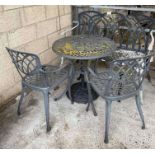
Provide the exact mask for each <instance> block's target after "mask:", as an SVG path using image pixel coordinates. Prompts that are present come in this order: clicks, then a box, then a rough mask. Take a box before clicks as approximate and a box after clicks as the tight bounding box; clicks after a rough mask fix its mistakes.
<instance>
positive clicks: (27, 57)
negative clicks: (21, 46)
mask: <svg viewBox="0 0 155 155" xmlns="http://www.w3.org/2000/svg"><path fill="white" fill-rule="evenodd" d="M6 49H7V51H8V53H9V55H10V56H11V59H12V62H13V63H14V64H15V67H16V69H17V71H18V72H19V74H20V76H21V77H22V78H24V77H25V76H26V75H31V74H33V73H34V72H38V71H39V69H40V67H41V63H40V59H39V57H38V56H37V55H35V54H32V53H25V52H20V51H16V50H13V49H10V48H7V47H6Z"/></svg>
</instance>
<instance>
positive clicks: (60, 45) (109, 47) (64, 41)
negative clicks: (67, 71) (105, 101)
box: [52, 35, 116, 115]
mask: <svg viewBox="0 0 155 155" xmlns="http://www.w3.org/2000/svg"><path fill="white" fill-rule="evenodd" d="M52 48H53V51H54V52H55V53H56V54H58V55H59V56H61V57H64V58H67V59H70V60H72V61H74V62H77V61H78V62H80V64H79V65H80V80H81V81H80V82H77V83H74V84H73V85H72V86H71V96H72V99H71V100H73V102H74V101H75V102H77V103H88V102H89V101H90V99H89V95H88V94H89V91H92V92H91V93H92V97H93V98H92V100H95V99H96V98H97V97H98V95H97V94H96V92H95V91H94V90H93V89H92V88H90V85H89V79H88V64H89V61H91V60H95V59H100V58H104V57H107V56H110V55H111V53H112V52H114V51H115V50H116V45H115V43H114V42H113V41H112V40H110V39H108V38H104V37H100V36H94V35H75V36H69V37H65V38H61V39H59V40H57V41H55V42H54V44H53V46H52ZM74 68H75V67H74ZM67 96H68V95H67ZM92 107H93V105H92ZM94 115H95V113H94Z"/></svg>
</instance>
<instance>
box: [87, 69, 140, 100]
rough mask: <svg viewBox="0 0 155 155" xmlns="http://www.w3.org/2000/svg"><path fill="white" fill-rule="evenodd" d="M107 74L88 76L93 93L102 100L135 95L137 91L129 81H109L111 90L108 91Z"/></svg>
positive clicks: (131, 81) (106, 72)
mask: <svg viewBox="0 0 155 155" xmlns="http://www.w3.org/2000/svg"><path fill="white" fill-rule="evenodd" d="M109 75H110V74H109V72H108V71H105V72H103V73H98V74H97V77H96V76H92V75H91V76H90V77H89V78H90V83H91V84H92V86H93V88H94V89H95V91H96V92H97V93H98V94H99V95H100V96H102V97H103V98H115V97H116V98H121V97H125V96H128V95H130V94H135V92H136V91H137V89H136V85H135V84H134V82H133V79H132V76H131V77H130V78H131V80H129V79H125V78H123V76H122V78H121V79H118V78H116V79H111V84H110V85H111V88H109V90H108V85H109V79H108V78H109Z"/></svg>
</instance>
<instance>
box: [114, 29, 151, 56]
mask: <svg viewBox="0 0 155 155" xmlns="http://www.w3.org/2000/svg"><path fill="white" fill-rule="evenodd" d="M149 33H150V31H149V32H146V31H145V30H144V29H143V28H142V27H138V28H121V27H119V28H118V29H115V32H114V33H113V38H112V39H113V40H114V41H115V42H116V43H118V48H121V49H125V50H132V51H135V52H142V53H145V54H147V53H148V46H149V43H150V41H151V36H150V34H149Z"/></svg>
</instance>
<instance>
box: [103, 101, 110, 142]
mask: <svg viewBox="0 0 155 155" xmlns="http://www.w3.org/2000/svg"><path fill="white" fill-rule="evenodd" d="M111 103H112V101H106V108H105V115H106V117H105V137H104V143H106V144H107V143H108V142H109V138H108V135H109V124H110V113H111Z"/></svg>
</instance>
